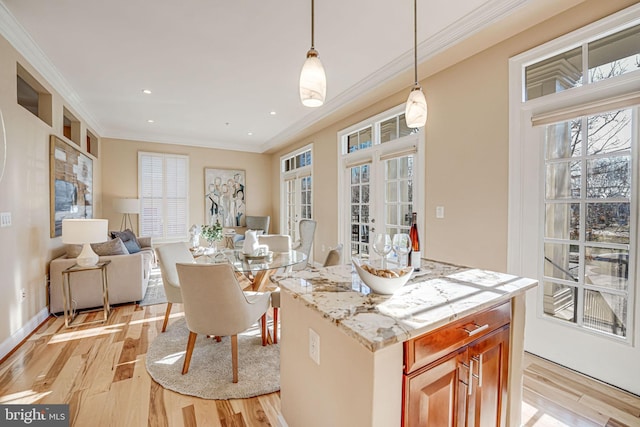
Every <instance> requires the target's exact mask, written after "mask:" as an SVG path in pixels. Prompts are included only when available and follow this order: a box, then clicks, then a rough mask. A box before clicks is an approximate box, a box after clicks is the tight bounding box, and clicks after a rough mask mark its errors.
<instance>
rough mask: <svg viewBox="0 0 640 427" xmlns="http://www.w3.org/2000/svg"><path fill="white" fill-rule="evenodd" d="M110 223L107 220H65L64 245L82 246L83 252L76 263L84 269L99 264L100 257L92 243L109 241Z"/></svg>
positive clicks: (63, 228)
mask: <svg viewBox="0 0 640 427" xmlns="http://www.w3.org/2000/svg"><path fill="white" fill-rule="evenodd" d="M108 228H109V221H108V220H106V219H63V220H62V243H69V244H82V245H83V247H82V252H80V255H78V258H77V259H76V262H77V263H78V265H80V266H82V267H90V266H94V265H96V263H97V262H98V255H96V253H95V252H94V251H93V249H91V245H90V244H91V243H99V242H104V241H105V240H107V230H108Z"/></svg>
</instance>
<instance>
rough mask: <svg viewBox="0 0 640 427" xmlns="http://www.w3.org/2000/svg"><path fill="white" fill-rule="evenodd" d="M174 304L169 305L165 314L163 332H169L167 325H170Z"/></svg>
mask: <svg viewBox="0 0 640 427" xmlns="http://www.w3.org/2000/svg"><path fill="white" fill-rule="evenodd" d="M171 305H172V303H170V302H168V303H167V311H166V312H165V313H164V322H162V332H164V331H166V330H167V323H169V315H170V314H171Z"/></svg>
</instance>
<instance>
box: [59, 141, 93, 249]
mask: <svg viewBox="0 0 640 427" xmlns="http://www.w3.org/2000/svg"><path fill="white" fill-rule="evenodd" d="M49 159H50V162H49V171H50V179H49V186H50V196H49V203H50V210H49V212H50V217H51V226H50V233H51V237H57V236H61V235H62V220H63V219H66V218H93V160H91V158H90V157H89V156H87V155H86V154H84V153H82V152H80V151H79V150H78V149H77V148H75V147H73V146H71V145H69V144H67V143H66V142H64V141H63V140H62V139H60V138H58V137H57V136H55V135H51V151H50V153H49Z"/></svg>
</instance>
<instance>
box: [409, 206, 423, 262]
mask: <svg viewBox="0 0 640 427" xmlns="http://www.w3.org/2000/svg"><path fill="white" fill-rule="evenodd" d="M417 217H418V214H417V213H416V212H413V213H412V217H411V229H410V230H409V237H411V252H410V254H409V265H410V266H412V267H413V269H414V270H415V271H420V258H421V253H420V237H419V236H418V219H417Z"/></svg>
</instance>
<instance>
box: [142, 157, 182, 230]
mask: <svg viewBox="0 0 640 427" xmlns="http://www.w3.org/2000/svg"><path fill="white" fill-rule="evenodd" d="M188 171H189V158H188V157H187V156H182V155H177V154H162V153H144V152H140V153H138V182H139V189H138V194H139V195H140V205H141V212H140V235H141V236H151V237H155V238H158V239H159V240H160V241H163V240H165V241H167V240H179V239H185V238H186V237H187V234H188V231H187V228H188V227H187V221H188V218H189V213H188V206H189V205H188V200H189V181H188Z"/></svg>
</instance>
